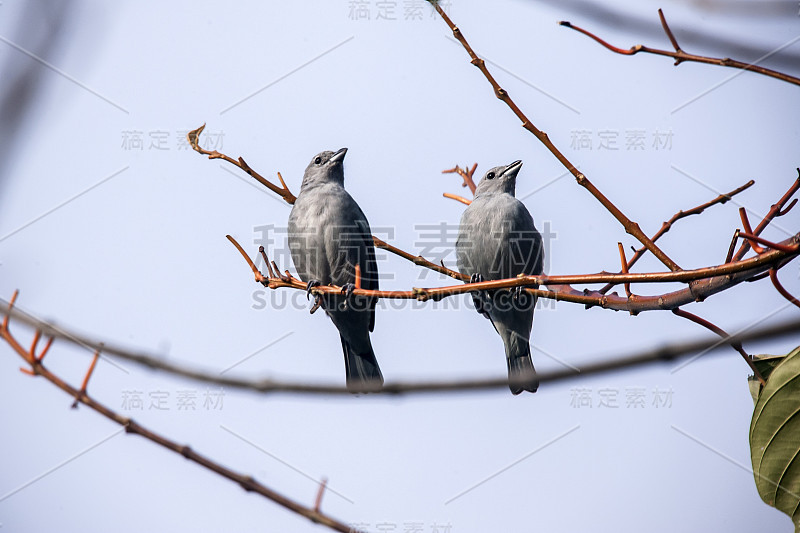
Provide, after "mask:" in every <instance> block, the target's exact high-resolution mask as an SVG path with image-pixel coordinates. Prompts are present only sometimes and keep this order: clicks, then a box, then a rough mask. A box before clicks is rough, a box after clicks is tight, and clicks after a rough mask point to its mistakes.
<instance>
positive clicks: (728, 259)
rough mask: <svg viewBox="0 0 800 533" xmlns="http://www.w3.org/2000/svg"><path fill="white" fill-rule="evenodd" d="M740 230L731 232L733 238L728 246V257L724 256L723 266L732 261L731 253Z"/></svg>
mask: <svg viewBox="0 0 800 533" xmlns="http://www.w3.org/2000/svg"><path fill="white" fill-rule="evenodd" d="M740 233H741V230H738V229H737V230H736V231H734V232H733V238H732V239H731V244H730V246H728V255H726V256H725V264H728V263H730V262H731V261H733V251H734V250H735V249H736V243H737V242H738V241H739V234H740Z"/></svg>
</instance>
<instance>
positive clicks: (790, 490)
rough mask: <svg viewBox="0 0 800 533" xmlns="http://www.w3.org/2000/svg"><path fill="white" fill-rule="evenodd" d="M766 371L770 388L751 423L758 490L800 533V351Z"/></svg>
mask: <svg viewBox="0 0 800 533" xmlns="http://www.w3.org/2000/svg"><path fill="white" fill-rule="evenodd" d="M765 364H766V363H765ZM757 368H758V367H757ZM765 371H766V374H767V375H768V376H769V377H767V378H766V379H767V384H766V385H765V386H764V387H763V388H762V389H761V391H760V393H759V394H758V401H757V402H756V407H755V410H754V411H753V420H752V422H751V423H750V455H751V459H752V462H753V474H754V476H755V481H756V488H757V489H758V495H759V496H761V499H762V500H764V502H765V503H767V505H771V506H773V507H775V508H776V509H778V510H780V511H783V512H784V513H786V514H787V515H789V517H791V519H792V521H793V522H794V525H795V532H797V533H800V348H796V349H795V350H793V351H792V352H791V353H789V355H787V356H786V357H784V358H783V359H782V360H781V361H780V363H778V364H777V365H774V368H772V369H771V370H770V369H769V368H766V367H765V368H764V369H763V370H762V368H759V372H765Z"/></svg>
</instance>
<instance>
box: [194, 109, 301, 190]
mask: <svg viewBox="0 0 800 533" xmlns="http://www.w3.org/2000/svg"><path fill="white" fill-rule="evenodd" d="M205 127H206V125H205V124H203V125H202V126H200V127H199V128H197V129H195V130H192V131H190V132H189V133H187V134H186V138H187V139H188V140H189V145H190V146H191V147H192V149H193V150H194V151H195V152H199V153H201V154H203V155H207V156H208V158H209V159H222V160H224V161H227V162H228V163H230V164H231V165H234V166H237V167H239V168H240V169H242V170H244V171H245V172H247V173H248V174H249V175H250V176H251V177H252V178H254V179H255V180H256V181H258V182H259V183H260V184H261V185H263V186H264V187H266V188H267V189H269V190H271V191H272V192H274V193H276V194H278V195H279V196H280V197H281V198H283V199H284V200H286V203H287V204H294V202H295V200H297V197H296V196H295V195H293V194H292V193H291V192H290V191H289V187H287V186H286V183H285V182H284V181H283V176H281V173H280V172H278V179H279V180H280V181H281V186H280V187H278V186H277V185H275V184H274V183H272V182H271V181H269V180H268V179H266V178H265V177H263V176H262V175H261V174H259V173H258V172H256V171H255V170H253V169H252V168H250V165H248V164H247V163H246V162H245V160H244V159H243V158H241V157H240V158H239V160H238V161H237V160H235V159H233V158H232V157H229V156H227V155H225V154H223V153H221V152H218V151H216V150H213V151H209V150H204V149H203V148H201V147H200V144H199V142H198V141H199V138H200V134H201V133H203V130H204V129H205Z"/></svg>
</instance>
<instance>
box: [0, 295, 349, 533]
mask: <svg viewBox="0 0 800 533" xmlns="http://www.w3.org/2000/svg"><path fill="white" fill-rule="evenodd" d="M17 294H18V293H17V292H15V293H14V296H13V297H12V298H11V302H10V303H9V307H8V312H7V313H6V316H5V320H4V321H3V325H2V327H0V338H2V339H3V340H5V341H6V342H7V343H8V345H9V346H11V348H12V349H13V350H14V351H15V352H16V353H17V355H19V356H20V357H21V358H22V359H24V360H25V362H26V363H27V364H28V365H29V366H30V369H29V371H28V372H27V373H29V374H31V375H34V376H41V377H43V378H45V379H46V380H47V381H49V382H50V383H52V384H53V385H55V386H56V387H58V388H59V389H61V390H63V391H64V392H66V393H67V394H69V395H70V396H72V397H73V398H74V399H75V402H74V403H73V407H77V405H78V403H82V404H83V405H86V406H87V407H89V408H91V409H93V410H94V411H96V412H98V413H100V414H101V415H103V416H104V417H106V418H107V419H109V420H111V421H112V422H115V423H117V424H119V425H120V426H122V427H124V428H125V432H126V433H129V434H134V435H140V436H142V437H144V438H145V439H147V440H149V441H150V442H153V443H155V444H158V445H159V446H162V447H163V448H166V449H168V450H171V451H173V452H175V453H177V454H179V455H181V456H183V457H185V458H186V459H188V460H189V461H192V462H193V463H196V464H198V465H200V466H202V467H203V468H206V469H208V470H210V471H212V472H214V473H215V474H217V475H219V476H222V477H224V478H226V479H229V480H231V481H233V482H235V483H237V484H238V485H239V486H241V487H242V488H243V489H244V490H246V491H247V492H255V493H256V494H260V495H261V496H263V497H265V498H267V499H268V500H271V501H273V502H275V503H277V504H278V505H280V506H282V507H285V508H286V509H288V510H290V511H292V512H293V513H296V514H298V515H300V516H302V517H304V518H307V519H308V520H311V521H312V522H314V523H316V524H321V525H323V526H326V527H328V528H330V529H332V530H334V531H341V532H344V533H350V532H352V531H353V529H352V528H351V527H350V526H349V525H347V524H345V523H344V522H341V521H339V520H336V519H335V518H332V517H330V516H328V515H327V514H325V513H323V512H321V511H320V510H319V504H320V498H321V494H320V496H318V497H317V502H316V504H315V506H314V507H313V508H312V507H308V506H305V505H303V504H301V503H298V502H296V501H294V500H291V499H289V498H287V497H286V496H284V495H282V494H281V493H279V492H277V491H275V490H273V489H270V488H269V487H267V486H266V485H263V484H261V483H259V482H258V481H256V480H255V479H254V478H253V477H252V476H248V475H245V474H240V473H238V472H235V471H234V470H231V469H229V468H226V467H224V466H222V465H221V464H220V463H218V462H216V461H214V460H212V459H210V458H208V457H206V456H204V455H201V454H199V453H197V452H195V451H194V450H192V449H191V448H190V447H189V446H186V445H182V444H178V443H177V442H175V441H173V440H170V439H168V438H167V437H165V436H163V435H161V434H159V433H156V432H155V431H152V430H150V429H147V428H146V427H145V426H142V425H141V424H139V423H138V422H135V421H134V420H133V419H131V418H127V417H124V416H122V415H120V414H119V413H117V412H116V411H114V410H112V409H111V408H110V407H108V406H106V405H104V404H102V403H100V402H98V401H97V400H95V399H93V398H92V397H90V396H89V395H88V394H87V392H86V386H87V383H88V380H89V377H90V376H91V373H92V370H94V366H95V364H96V363H97V357H98V355H99V353H100V351H101V347H102V344H99V343H98V344H99V346H98V348H97V351H96V352H95V357H94V358H93V359H92V364H91V366H90V367H89V371H88V372H87V374H86V377H85V379H84V381H83V385H82V386H81V388H80V389H76V388H75V387H73V386H71V385H70V384H68V383H67V382H66V381H64V380H63V379H61V378H60V377H59V376H57V375H56V374H54V373H53V372H51V371H50V370H49V369H48V368H47V367H45V366H44V363H42V357H43V355H42V357H36V356H35V347H36V341H38V339H39V338H40V336H41V334H42V330H41V329H37V330H36V333H35V335H34V342H33V345H32V346H31V349H30V350H26V349H25V348H23V347H22V345H21V344H20V343H19V341H17V339H16V338H15V337H14V336H13V335H12V334H11V332H10V330H9V328H8V319H9V317H10V316H11V315H12V314H14V316H15V317H16V316H17V315H16V313H14V311H15V310H14V309H13V304H14V302H15V300H16V297H17ZM69 340H72V339H69ZM48 346H49V345H48Z"/></svg>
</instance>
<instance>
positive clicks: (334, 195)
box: [288, 148, 383, 392]
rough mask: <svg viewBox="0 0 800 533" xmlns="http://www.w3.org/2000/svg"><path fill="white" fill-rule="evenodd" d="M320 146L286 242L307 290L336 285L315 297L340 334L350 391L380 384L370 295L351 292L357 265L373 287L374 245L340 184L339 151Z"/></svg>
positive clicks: (341, 152)
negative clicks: (335, 288)
mask: <svg viewBox="0 0 800 533" xmlns="http://www.w3.org/2000/svg"><path fill="white" fill-rule="evenodd" d="M346 153H347V148H342V149H341V150H339V151H338V152H329V151H328V152H321V153H320V154H317V155H316V156H314V159H312V160H311V163H310V164H309V165H308V167H307V168H306V171H305V174H304V175H303V183H302V185H301V186H300V193H299V195H298V196H297V200H296V201H295V203H294V207H292V212H291V213H290V214H289V228H288V230H289V231H288V233H289V247H290V249H291V253H292V261H293V262H294V266H295V269H296V270H297V273H298V274H299V275H300V278H301V279H303V280H305V281H307V282H308V286H307V292H308V293H310V291H311V289H312V287H315V286H317V285H320V284H322V285H338V286H340V287H342V294H325V295H322V296H320V297H319V300H318V303H320V304H321V306H322V308H323V309H324V310H325V313H326V314H327V315H328V316H329V317H330V318H331V320H332V321H333V323H334V325H335V326H336V328H337V329H338V330H339V336H340V337H341V340H342V350H343V351H344V366H345V372H346V376H347V387H348V389H351V390H352V391H353V392H358V390H359V389H361V388H363V387H365V386H367V387H373V388H374V387H375V386H378V387H379V386H381V385H383V375H382V374H381V369H380V368H379V367H378V361H377V359H375V352H373V351H372V344H371V343H370V338H369V333H370V331H372V330H373V328H374V327H375V304H376V299H375V298H367V297H363V296H355V295H352V294H351V293H352V292H353V290H354V289H355V285H354V283H355V280H356V265H359V268H360V271H361V288H362V289H370V290H377V289H378V265H377V263H376V261H375V245H374V244H373V241H372V232H371V231H370V228H369V222H367V217H365V216H364V213H363V212H362V211H361V208H360V207H358V204H357V203H356V201H355V200H353V198H352V196H350V194H348V193H347V191H345V190H344V168H343V161H344V156H345V154H346Z"/></svg>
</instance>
